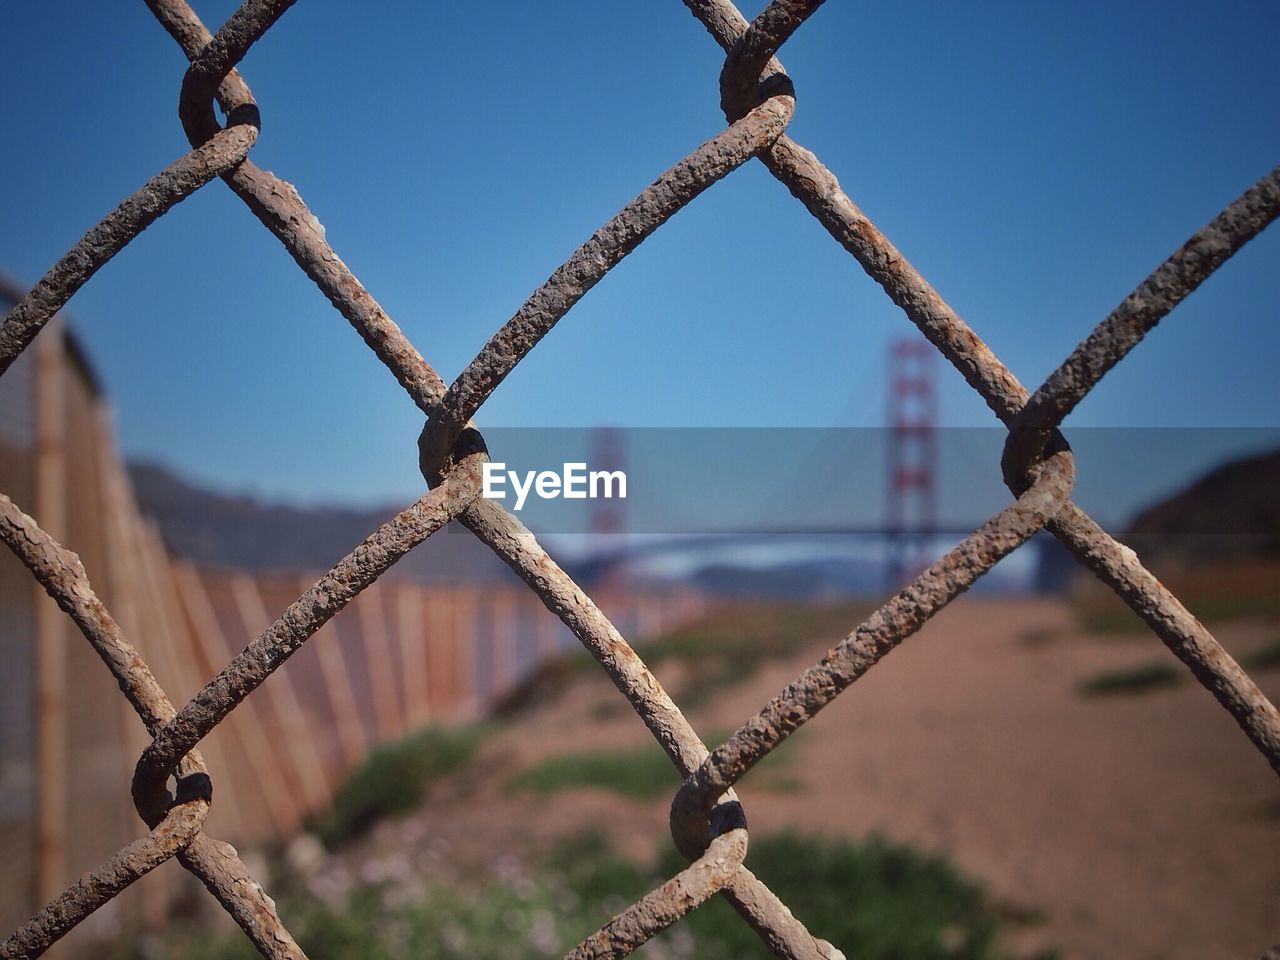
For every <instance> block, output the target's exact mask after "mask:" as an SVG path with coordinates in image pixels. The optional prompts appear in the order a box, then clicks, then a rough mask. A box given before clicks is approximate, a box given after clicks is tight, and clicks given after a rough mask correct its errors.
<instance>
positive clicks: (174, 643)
mask: <svg viewBox="0 0 1280 960" xmlns="http://www.w3.org/2000/svg"><path fill="white" fill-rule="evenodd" d="M143 539H144V544H143V550H142V551H140V553H141V555H142V557H143V566H144V568H145V569H146V571H147V582H148V584H149V586H150V587H151V594H152V596H153V597H154V602H155V608H156V612H157V615H158V621H159V622H158V627H159V630H158V633H157V637H158V638H159V639H160V640H161V643H162V645H163V647H164V649H165V653H166V655H167V656H168V658H169V660H170V663H171V665H172V673H173V678H174V682H175V683H176V684H177V686H176V687H175V688H174V689H172V690H170V691H168V693H169V696H170V698H171V699H173V701H174V706H176V707H177V708H178V709H182V706H183V703H184V702H185V701H186V699H187V698H188V697H191V696H194V695H195V693H196V691H198V690H199V689H200V688H201V687H202V686H204V683H205V681H206V680H208V679H210V678H211V677H212V676H213V675H214V673H215V672H216V670H217V669H221V667H218V668H215V670H208V669H207V668H206V667H205V665H204V664H203V663H202V658H201V657H200V656H199V653H198V651H197V649H196V646H197V644H196V640H195V637H194V635H193V634H194V632H195V631H194V630H192V629H190V627H189V624H188V620H187V617H186V614H185V612H184V611H183V609H182V606H181V601H180V597H179V594H178V580H177V576H176V573H175V570H174V563H173V561H171V560H170V558H169V553H168V551H167V550H166V549H165V546H164V542H163V541H162V540H161V538H160V534H159V531H157V530H156V529H155V527H154V526H152V525H151V524H150V523H146V522H144V526H143ZM232 712H233V713H234V711H232ZM223 723H226V718H224V719H223ZM221 726H222V724H219V725H218V727H216V728H214V729H213V730H212V731H210V733H209V735H208V736H207V737H205V738H204V739H203V740H201V741H200V752H201V754H203V756H204V757H205V760H206V763H207V765H208V768H209V776H210V777H211V778H212V780H213V782H214V786H215V788H216V787H218V786H221V787H222V789H221V790H219V791H218V807H219V809H218V810H217V811H216V812H218V813H219V814H220V813H221V812H223V811H225V812H226V814H227V816H226V818H225V819H223V818H222V817H219V820H218V821H215V822H214V823H213V824H212V826H213V828H214V829H215V830H217V831H218V834H219V835H225V834H226V833H227V831H226V829H225V828H226V827H231V829H232V830H233V831H234V830H237V829H241V826H240V825H241V824H242V823H243V820H242V819H241V810H240V796H239V791H238V790H237V788H236V787H237V785H236V784H235V783H233V782H232V781H231V780H229V779H223V778H226V777H227V775H228V773H229V766H228V764H227V756H226V753H225V751H224V750H223V749H222V747H223V744H224V743H225V742H226V734H227V731H221V730H220V729H219V728H220V727H221ZM214 812H215V811H213V810H211V811H210V816H213V814H214Z"/></svg>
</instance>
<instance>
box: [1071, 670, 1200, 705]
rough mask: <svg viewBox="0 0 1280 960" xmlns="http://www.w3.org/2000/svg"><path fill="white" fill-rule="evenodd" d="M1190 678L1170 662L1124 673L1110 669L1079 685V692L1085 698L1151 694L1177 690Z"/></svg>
mask: <svg viewBox="0 0 1280 960" xmlns="http://www.w3.org/2000/svg"><path fill="white" fill-rule="evenodd" d="M1187 676H1188V674H1187V671H1186V669H1185V668H1183V667H1180V666H1176V665H1174V664H1171V663H1163V662H1155V663H1144V664H1141V665H1139V666H1136V667H1127V668H1125V669H1123V670H1108V671H1106V672H1105V673H1099V674H1097V675H1096V676H1093V677H1090V678H1089V679H1088V680H1085V681H1084V682H1083V683H1081V684H1080V692H1081V693H1082V694H1083V695H1084V696H1086V697H1113V696H1123V695H1125V694H1135V693H1148V692H1150V691H1152V690H1163V689H1166V688H1168V687H1175V686H1177V685H1178V684H1180V683H1182V682H1183V681H1184V680H1185V679H1186V678H1187Z"/></svg>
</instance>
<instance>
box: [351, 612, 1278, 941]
mask: <svg viewBox="0 0 1280 960" xmlns="http://www.w3.org/2000/svg"><path fill="white" fill-rule="evenodd" d="M1274 631H1275V627H1274V625H1271V626H1268V625H1266V624H1262V623H1242V624H1236V625H1226V626H1223V627H1221V628H1220V629H1218V630H1217V631H1216V632H1217V635H1218V636H1219V638H1220V639H1221V640H1222V641H1223V643H1224V644H1226V645H1227V646H1228V648H1230V649H1233V650H1236V651H1241V650H1245V651H1247V650H1249V649H1251V648H1254V647H1257V646H1259V645H1260V644H1262V643H1264V642H1266V641H1268V640H1271V639H1272V638H1273V636H1274ZM835 639H836V638H834V637H815V638H813V641H812V642H810V643H804V644H801V645H798V648H797V652H796V655H795V656H794V657H789V658H787V659H784V660H779V661H775V662H773V663H771V664H768V665H766V667H765V668H764V669H763V670H762V671H761V672H760V673H759V674H758V675H756V676H755V677H754V678H753V679H751V680H750V681H748V682H746V683H744V684H742V685H741V686H739V687H736V688H733V689H729V690H727V691H724V692H723V693H722V694H721V695H720V696H718V697H717V698H716V699H715V702H714V703H713V704H709V705H708V706H707V707H705V708H699V709H697V710H694V711H691V713H690V717H691V719H692V721H693V722H694V725H695V726H696V727H697V728H698V729H699V730H710V729H720V730H724V729H728V728H732V727H734V726H736V725H737V724H738V723H739V722H741V721H742V720H743V719H745V718H746V717H747V716H749V715H750V714H751V713H752V712H754V710H755V709H757V708H758V707H759V706H760V705H761V704H762V703H763V702H765V700H767V699H768V697H769V696H770V695H771V694H772V693H774V692H776V691H777V690H778V689H780V688H781V687H782V686H783V685H785V683H786V682H787V681H788V680H790V679H791V678H793V677H794V676H795V675H796V674H797V673H798V672H799V671H800V670H801V669H803V667H804V666H806V665H807V664H808V663H810V662H812V660H814V659H815V658H816V657H817V656H819V655H820V654H821V652H822V651H823V650H824V649H825V648H826V647H827V646H828V645H829V644H830V643H832V642H833V641H834V640H835ZM1162 657H1166V658H1168V659H1169V660H1170V661H1171V662H1172V657H1171V656H1170V655H1169V654H1168V653H1167V652H1166V651H1165V649H1164V647H1163V646H1162V645H1161V644H1160V643H1159V641H1158V640H1156V639H1155V638H1154V637H1147V636H1134V637H1123V638H1116V637H1091V636H1086V635H1083V634H1081V633H1080V632H1079V631H1078V630H1076V629H1075V628H1074V627H1073V619H1072V616H1071V613H1070V610H1069V608H1067V607H1066V606H1065V605H1064V604H1062V603H1061V602H1059V601H1056V600H1016V601H1010V600H994V599H982V598H974V599H962V600H960V601H958V602H957V603H955V604H954V605H953V606H952V607H950V608H949V609H947V610H945V611H944V612H943V613H942V614H940V615H939V616H938V617H936V618H935V619H934V620H933V621H932V622H931V623H930V624H929V625H928V626H927V627H926V628H925V630H923V631H922V632H921V633H920V634H918V635H917V636H915V637H913V638H911V639H909V640H908V641H907V642H906V643H905V644H904V645H903V646H902V647H901V648H900V649H898V650H896V651H894V652H893V653H892V654H890V655H889V657H888V658H887V659H886V660H885V661H884V662H883V663H881V664H880V665H879V666H877V667H876V668H875V669H874V670H872V671H871V673H870V674H868V675H867V676H866V677H864V678H863V679H862V680H860V681H858V683H856V684H855V685H854V686H853V687H852V688H850V689H849V690H848V691H846V692H845V694H844V695H843V696H842V697H841V698H840V699H839V700H837V702H836V703H835V704H833V705H832V706H830V707H829V708H828V709H827V710H826V711H824V712H823V713H822V714H821V715H820V716H819V717H818V718H816V720H815V721H814V722H813V723H812V724H810V726H809V727H808V728H806V730H805V731H803V732H802V734H801V735H800V736H799V737H797V738H796V739H795V740H794V741H793V742H789V743H788V744H785V745H784V746H783V747H782V748H781V749H782V750H784V751H787V752H791V753H794V754H795V760H794V761H793V762H792V763H791V764H790V765H788V766H787V767H786V775H787V777H789V778H796V779H799V780H800V781H801V783H802V786H801V787H800V789H797V790H792V791H789V792H779V791H777V790H775V789H769V788H768V786H767V783H765V782H764V781H765V778H764V777H763V774H755V776H757V777H759V778H760V779H759V780H757V781H756V782H753V775H748V777H747V779H746V780H745V781H744V783H743V785H742V786H741V787H740V789H739V793H740V795H741V797H742V799H743V802H744V805H745V808H746V812H747V817H748V820H749V822H750V826H751V829H752V831H753V832H755V833H761V832H769V831H773V830H777V829H782V828H799V829H803V830H805V831H811V832H815V833H821V834H828V835H833V836H834V835H845V836H851V837H860V836H863V835H865V834H866V833H867V832H868V831H872V830H875V831H879V832H881V833H883V834H884V835H886V836H888V837H890V838H892V839H895V840H900V841H910V842H912V843H914V844H918V845H919V846H921V847H924V848H926V849H929V850H932V851H936V852H941V853H944V854H946V855H947V856H949V857H950V858H951V859H952V860H953V861H954V862H955V863H956V864H958V866H959V867H960V868H961V869H962V870H964V871H965V872H967V873H968V874H970V875H972V876H974V877H976V878H978V879H980V880H981V881H982V882H983V883H984V885H985V886H986V888H987V889H988V890H989V892H990V893H991V894H992V895H993V896H994V897H996V898H998V899H1000V900H1002V901H1007V902H1009V903H1012V904H1017V905H1021V906H1023V907H1028V908H1034V909H1036V910H1039V911H1041V912H1042V913H1043V915H1044V922H1043V923H1041V924H1038V925H1036V926H1035V927H1034V928H1030V929H1028V930H1026V931H1019V932H1018V933H1017V937H1018V939H1017V940H1016V942H1011V944H1010V945H1011V946H1013V947H1016V948H1017V949H1019V950H1021V949H1027V948H1031V947H1036V946H1040V945H1046V944H1047V945H1056V946H1057V947H1059V948H1060V949H1061V951H1062V956H1063V958H1064V960H1074V958H1081V960H1083V958H1098V960H1109V958H1116V960H1120V958H1124V960H1147V958H1166V960H1167V958H1183V957H1185V958H1197V960H1218V958H1221V960H1227V958H1232V960H1241V958H1252V957H1256V956H1257V955H1258V954H1259V953H1261V952H1262V950H1263V949H1264V948H1265V947H1267V946H1270V945H1271V944H1273V943H1275V942H1280V789H1278V788H1277V782H1276V779H1275V776H1274V774H1273V773H1272V772H1271V771H1270V769H1269V768H1268V766H1267V764H1266V763H1265V761H1263V760H1262V759H1261V758H1260V757H1259V755H1258V754H1257V753H1256V752H1255V751H1254V749H1253V748H1252V746H1251V745H1250V744H1249V742H1248V741H1247V740H1246V738H1245V737H1244V736H1243V735H1242V733H1241V732H1240V730H1239V729H1238V728H1237V727H1236V725H1235V723H1234V721H1233V720H1232V719H1231V718H1230V717H1229V716H1228V715H1227V714H1226V713H1225V712H1224V711H1223V710H1222V709H1221V708H1220V707H1219V706H1218V705H1217V703H1216V702H1215V701H1214V700H1213V699H1212V697H1211V696H1209V695H1208V694H1207V693H1206V692H1205V691H1204V690H1203V689H1202V688H1200V687H1199V686H1197V685H1195V684H1194V683H1186V684H1184V685H1182V686H1179V687H1176V688H1171V689H1165V690H1158V691H1152V692H1148V693H1145V694H1141V695H1128V696H1120V697H1109V698H1085V697H1082V696H1081V695H1080V693H1079V692H1078V689H1077V686H1078V684H1079V683H1080V681H1082V680H1084V679H1087V678H1089V677H1092V676H1095V675H1096V674H1098V673H1099V672H1101V671H1105V670H1109V669H1114V668H1116V667H1121V666H1126V665H1130V666H1131V665H1135V664H1140V663H1147V662H1150V661H1152V660H1156V659H1160V658H1162ZM660 679H662V680H663V681H664V683H667V684H668V686H669V687H673V688H674V687H675V686H677V685H678V679H679V678H678V677H676V676H670V675H667V676H663V675H662V671H660ZM1258 679H1259V680H1260V682H1261V683H1262V685H1263V688H1264V690H1266V692H1267V693H1268V694H1269V695H1270V696H1271V697H1272V698H1273V699H1275V698H1276V697H1277V696H1278V695H1280V673H1278V672H1276V671H1274V670H1273V671H1271V672H1269V673H1262V674H1260V675H1259V676H1258ZM619 703H621V698H620V696H619V695H618V694H617V693H616V691H614V690H613V688H612V687H611V686H610V685H609V683H608V681H607V679H606V678H605V677H604V675H603V673H600V674H598V675H590V676H585V677H583V678H582V679H581V680H580V681H578V682H577V683H575V684H574V685H573V686H572V687H571V688H570V689H569V690H568V691H566V693H565V694H564V695H563V696H562V697H560V698H559V699H557V700H556V701H554V702H551V703H548V704H544V705H542V706H540V707H536V708H531V709H530V710H528V711H527V712H525V713H523V714H521V715H520V716H519V717H518V718H517V723H516V724H515V725H513V726H511V727H510V728H509V729H505V730H503V731H502V732H501V733H500V734H498V735H497V736H496V737H494V739H493V740H492V741H491V742H489V743H487V744H486V746H485V748H484V749H483V751H482V753H481V755H480V757H479V758H478V760H477V765H478V766H477V767H476V768H475V769H476V770H478V771H480V772H481V773H482V776H481V777H479V778H478V779H481V780H483V783H482V785H480V786H478V787H472V788H470V789H468V790H466V791H465V792H464V795H460V796H456V797H453V798H452V799H450V798H447V797H446V798H443V799H439V800H437V801H436V802H434V803H433V804H432V805H431V806H430V807H429V808H428V809H427V810H426V811H424V813H423V814H422V815H421V816H420V817H418V818H415V819H414V820H412V821H406V822H401V823H395V824H388V825H385V826H383V827H382V828H380V829H379V830H378V831H377V832H376V833H375V835H374V837H373V838H372V839H371V841H370V843H371V845H372V846H373V847H375V848H376V847H379V846H386V845H396V844H403V843H404V842H405V841H406V839H411V840H413V841H414V842H416V843H422V844H430V845H431V847H432V850H433V851H435V854H436V855H437V856H439V857H440V859H441V860H442V861H450V862H453V863H468V862H474V863H477V864H481V863H484V862H485V861H486V860H490V861H491V860H492V859H493V857H494V856H495V855H496V853H497V852H498V851H508V852H514V853H516V854H526V853H531V852H533V851H536V850H537V849H538V848H539V847H541V846H543V845H545V844H547V843H549V842H551V841H552V839H553V838H555V837H558V836H563V835H564V834H566V833H570V832H573V831H575V830H578V829H581V828H582V827H583V826H584V825H586V824H590V823H598V824H602V825H603V826H605V828H606V829H607V830H608V831H609V833H610V834H611V835H612V837H613V838H614V840H615V842H616V843H617V845H618V846H619V847H620V848H621V849H622V850H623V851H624V852H627V853H630V854H632V855H634V856H636V857H638V858H643V859H648V858H651V857H652V856H653V853H654V851H655V849H656V848H657V845H658V844H659V843H661V842H664V841H665V839H666V836H667V833H666V829H667V828H666V813H667V802H668V800H667V799H663V800H659V801H654V802H639V801H633V800H628V799H624V798H621V797H618V796H615V795H612V794H609V793H606V792H603V791H598V790H575V791H572V792H565V793H559V794H554V795H551V796H548V797H540V796H533V795H530V794H527V793H518V794H512V793H510V792H507V791H504V790H503V789H502V785H503V783H504V782H505V781H506V780H507V779H508V778H509V777H510V776H511V775H512V774H513V773H514V772H516V771H517V770H519V769H520V768H521V767H522V766H524V765H526V764H528V763H530V762H532V761H533V760H535V759H537V758H539V757H542V756H546V755H548V754H551V753H557V752H565V751H571V750H578V749H582V748H585V747H596V746H599V747H606V746H611V745H623V744H627V745H633V744H638V743H644V742H646V740H647V737H648V734H647V732H646V731H645V730H644V728H643V726H642V725H641V724H640V722H639V720H638V719H637V718H636V717H635V716H634V715H633V714H632V713H631V712H630V710H629V708H627V707H626V706H625V704H622V706H621V707H619V706H617V705H618V704H619ZM654 749H655V750H657V747H656V746H655V747H654ZM748 862H750V860H749V859H748ZM817 932H819V933H820V932H821V931H817Z"/></svg>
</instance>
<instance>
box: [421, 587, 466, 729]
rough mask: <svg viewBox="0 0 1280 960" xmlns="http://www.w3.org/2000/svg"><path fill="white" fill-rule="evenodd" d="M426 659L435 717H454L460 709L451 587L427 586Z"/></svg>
mask: <svg viewBox="0 0 1280 960" xmlns="http://www.w3.org/2000/svg"><path fill="white" fill-rule="evenodd" d="M424 593H425V602H426V608H427V611H426V612H427V627H426V638H427V644H426V647H427V648H426V659H427V689H428V691H430V693H429V694H428V695H429V696H430V697H431V710H432V713H433V715H434V716H435V717H436V719H442V718H444V717H453V716H456V715H457V712H458V698H457V696H456V694H457V691H456V690H454V688H453V683H454V678H455V676H456V673H457V671H456V669H455V668H454V666H453V634H454V625H453V622H454V616H453V594H452V590H451V588H449V587H435V586H432V587H427V588H426V590H425V591H424Z"/></svg>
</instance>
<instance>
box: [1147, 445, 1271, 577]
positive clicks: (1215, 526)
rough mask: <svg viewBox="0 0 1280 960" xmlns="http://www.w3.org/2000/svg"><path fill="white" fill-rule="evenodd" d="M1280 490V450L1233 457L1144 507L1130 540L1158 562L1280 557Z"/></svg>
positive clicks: (1183, 563) (1175, 562) (1182, 563)
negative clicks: (1237, 458)
mask: <svg viewBox="0 0 1280 960" xmlns="http://www.w3.org/2000/svg"><path fill="white" fill-rule="evenodd" d="M1277 491H1280V450H1273V451H1271V452H1270V453H1264V454H1259V455H1257V456H1252V457H1244V458H1241V459H1239V460H1232V461H1230V462H1228V463H1225V464H1223V465H1222V466H1220V467H1217V468H1216V469H1214V470H1212V471H1211V472H1209V473H1208V474H1206V475H1205V476H1203V477H1201V478H1200V479H1199V480H1197V481H1195V482H1194V483H1193V484H1191V486H1189V487H1187V489H1185V490H1183V491H1182V492H1181V493H1179V494H1176V495H1175V496H1172V497H1170V498H1168V499H1167V500H1164V501H1162V502H1160V503H1158V504H1155V505H1154V506H1152V507H1148V508H1147V509H1146V510H1143V511H1142V512H1141V513H1140V514H1138V516H1137V517H1135V518H1134V520H1133V523H1132V524H1130V526H1129V529H1128V530H1127V531H1126V532H1125V535H1124V539H1125V540H1126V541H1127V542H1132V543H1133V545H1134V546H1135V547H1136V548H1137V549H1138V551H1139V553H1141V554H1142V556H1143V557H1144V558H1150V559H1152V560H1155V561H1156V562H1157V563H1167V564H1174V565H1185V564H1187V563H1191V562H1194V561H1201V560H1213V561H1222V560H1244V559H1250V558H1257V557H1277V556H1280V499H1277Z"/></svg>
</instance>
